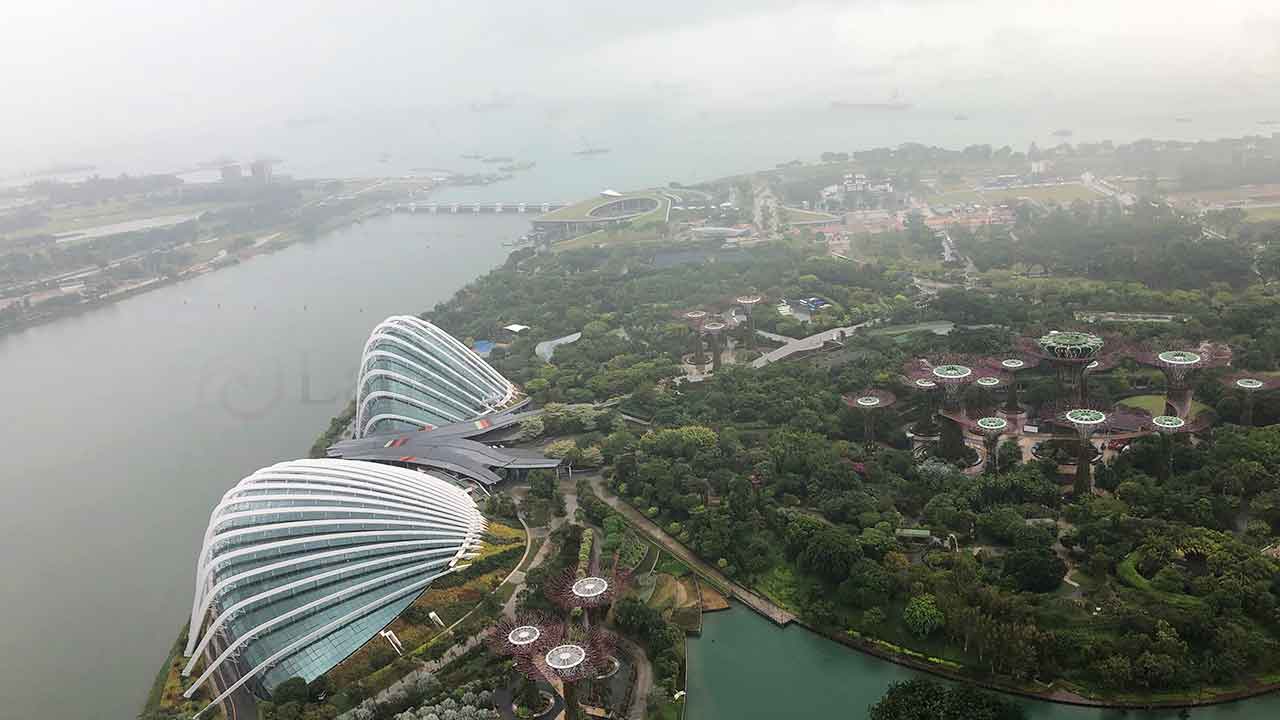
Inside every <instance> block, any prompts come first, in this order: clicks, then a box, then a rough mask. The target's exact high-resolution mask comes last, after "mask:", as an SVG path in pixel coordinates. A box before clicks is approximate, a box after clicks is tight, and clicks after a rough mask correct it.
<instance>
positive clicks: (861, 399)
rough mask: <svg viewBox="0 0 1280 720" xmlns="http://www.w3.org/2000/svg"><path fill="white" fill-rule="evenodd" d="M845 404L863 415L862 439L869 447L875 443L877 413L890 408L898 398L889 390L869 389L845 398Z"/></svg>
mask: <svg viewBox="0 0 1280 720" xmlns="http://www.w3.org/2000/svg"><path fill="white" fill-rule="evenodd" d="M841 399H843V400H844V404H845V405H848V406H849V407H851V408H853V409H854V410H858V411H859V412H861V413H862V439H863V440H864V441H866V443H867V444H868V445H871V444H873V443H874V442H875V437H876V436H875V416H876V413H877V412H879V411H881V410H884V409H885V408H888V407H890V406H891V405H893V404H894V403H895V402H897V401H898V398H897V396H896V395H894V394H893V393H891V392H889V391H888V390H878V389H876V388H869V389H867V390H861V391H859V392H856V393H851V394H849V395H845V396H843V397H842V398H841Z"/></svg>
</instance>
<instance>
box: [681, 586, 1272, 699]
mask: <svg viewBox="0 0 1280 720" xmlns="http://www.w3.org/2000/svg"><path fill="white" fill-rule="evenodd" d="M688 664H689V680H688V691H689V701H688V706H687V708H686V713H685V717H686V718H687V720H755V719H759V720H778V719H779V718H841V719H843V720H856V719H858V718H865V717H867V707H868V706H869V705H871V704H873V703H875V702H876V700H878V699H880V696H881V695H883V694H884V691H885V689H886V688H887V687H888V686H889V684H890V683H892V682H895V681H903V680H910V679H911V678H914V677H927V676H922V675H921V674H920V673H916V672H913V671H911V670H908V669H906V668H903V667H900V666H898V665H894V664H892V663H888V662H884V661H881V660H877V659H875V658H873V657H871V656H869V655H864V654H863V653H860V652H857V651H855V650H851V649H849V648H846V647H844V646H843V645H839V644H837V643H834V642H832V641H830V640H826V639H824V638H821V637H819V636H817V635H815V634H813V633H811V632H809V631H808V630H805V629H804V628H801V627H795V626H792V627H789V628H786V629H780V628H778V627H777V626H776V625H774V624H773V623H771V622H769V621H768V620H765V619H764V618H762V617H760V616H759V615H757V614H755V613H754V612H751V611H749V610H747V609H746V608H743V607H739V606H735V607H734V608H733V609H732V610H728V611H726V612H718V613H709V614H707V615H706V616H705V619H704V623H703V631H702V636H701V637H700V638H697V639H692V640H690V641H689V663H688ZM1024 704H1025V706H1026V708H1027V710H1028V713H1027V714H1028V716H1029V717H1030V718H1031V720H1119V718H1122V717H1123V718H1128V719H1129V720H1167V719H1172V718H1176V717H1177V716H1178V714H1177V712H1176V711H1175V712H1159V713H1157V712H1142V713H1139V712H1130V713H1128V714H1124V713H1121V712H1119V711H1111V710H1097V709H1092V708H1079V707H1072V706H1069V705H1058V704H1054V703H1045V702H1034V701H1024ZM1191 717H1192V718H1195V719H1196V720H1275V718H1280V695H1270V696H1265V697H1263V698H1259V699H1254V700H1246V701H1243V702H1239V703H1231V704H1227V705H1219V706H1215V707H1212V708H1202V709H1198V710H1193V711H1191Z"/></svg>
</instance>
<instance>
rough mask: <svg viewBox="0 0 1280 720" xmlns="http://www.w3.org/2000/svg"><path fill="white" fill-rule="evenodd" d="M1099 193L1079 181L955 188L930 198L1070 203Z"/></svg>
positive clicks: (966, 202) (981, 202)
mask: <svg viewBox="0 0 1280 720" xmlns="http://www.w3.org/2000/svg"><path fill="white" fill-rule="evenodd" d="M1099 197H1101V196H1100V195H1098V193H1096V192H1094V191H1093V190H1090V189H1089V188H1087V187H1085V186H1084V185H1081V184H1080V183H1065V184H1063V185H1048V186H1044V187H1017V188H1001V189H997V190H957V191H954V192H947V193H942V194H941V195H936V196H934V197H933V198H930V200H929V202H930V204H933V205H962V204H963V205H971V204H975V203H976V204H979V205H998V204H1000V203H1006V202H1012V201H1014V200H1017V199H1019V198H1028V199H1031V200H1035V201H1036V202H1042V203H1062V204H1064V205H1065V204H1070V203H1071V202H1073V201H1075V200H1086V201H1087V200H1097V199H1098V198H1099Z"/></svg>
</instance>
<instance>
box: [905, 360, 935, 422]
mask: <svg viewBox="0 0 1280 720" xmlns="http://www.w3.org/2000/svg"><path fill="white" fill-rule="evenodd" d="M911 368H912V366H910V365H908V371H907V377H906V378H905V382H906V385H907V387H908V388H909V389H911V390H913V391H915V392H917V393H920V394H922V395H924V398H925V400H924V405H923V410H922V412H921V414H920V417H919V418H917V419H916V422H915V426H914V427H912V428H911V431H912V433H913V434H915V435H918V436H921V437H930V438H931V437H936V436H937V434H938V423H937V412H938V407H937V398H938V393H939V392H941V390H940V389H939V388H938V383H936V382H934V381H932V380H929V379H927V378H923V377H916V378H913V377H911V375H910V373H911Z"/></svg>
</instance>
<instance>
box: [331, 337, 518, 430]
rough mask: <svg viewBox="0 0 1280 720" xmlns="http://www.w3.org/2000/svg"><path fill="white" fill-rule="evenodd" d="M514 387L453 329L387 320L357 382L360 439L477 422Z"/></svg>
mask: <svg viewBox="0 0 1280 720" xmlns="http://www.w3.org/2000/svg"><path fill="white" fill-rule="evenodd" d="M515 396H516V389H515V386H514V385H512V384H511V382H510V381H508V380H507V379H506V378H504V377H502V375H500V374H499V373H498V371H497V370H494V369H493V368H492V367H490V366H489V364H488V363H486V362H485V361H484V360H482V359H481V358H480V356H479V355H476V354H475V353H474V352H472V351H471V350H470V349H468V348H467V347H466V346H465V345H463V344H462V343H460V342H458V341H457V340H456V339H454V338H453V336H451V335H449V333H447V332H445V331H443V330H441V329H440V328H438V327H436V326H435V325H432V324H431V323H429V322H427V321H425V320H421V319H419V318H416V317H413V316H412V315H395V316H392V317H389V318H387V319H386V320H383V321H382V322H381V323H380V324H379V325H378V326H377V327H376V328H374V329H373V333H372V334H370V335H369V340H368V342H366V343H365V346H364V353H363V354H362V355H361V358H360V375H359V377H358V378H357V380H356V421H355V430H354V435H355V437H357V438H360V437H364V436H366V435H377V434H380V433H386V432H404V431H407V430H422V429H425V428H433V427H438V426H440V425H448V424H451V423H457V422H465V421H467V420H474V419H475V418H478V417H480V416H482V415H487V414H489V413H491V412H494V411H496V410H499V409H502V408H504V407H507V406H509V405H510V404H511V402H512V400H514V399H515Z"/></svg>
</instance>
